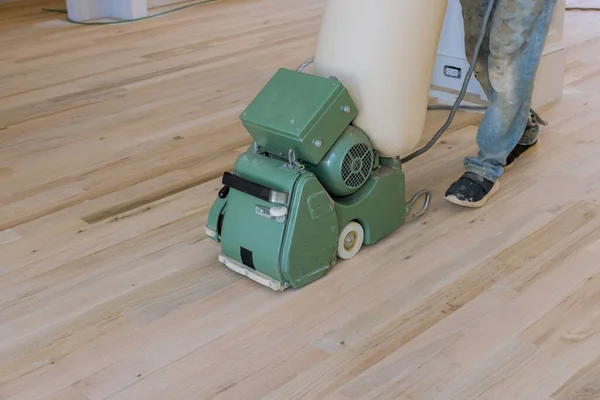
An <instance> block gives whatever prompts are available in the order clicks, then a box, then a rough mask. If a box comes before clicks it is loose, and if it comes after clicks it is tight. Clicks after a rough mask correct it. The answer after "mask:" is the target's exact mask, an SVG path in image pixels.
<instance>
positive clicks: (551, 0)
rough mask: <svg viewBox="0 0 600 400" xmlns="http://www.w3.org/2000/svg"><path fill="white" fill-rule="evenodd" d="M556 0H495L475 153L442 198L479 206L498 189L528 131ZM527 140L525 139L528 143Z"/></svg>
mask: <svg viewBox="0 0 600 400" xmlns="http://www.w3.org/2000/svg"><path fill="white" fill-rule="evenodd" d="M555 2H556V0H497V4H496V8H495V10H494V14H493V16H492V20H491V31H490V39H489V52H490V54H489V58H488V73H489V82H490V88H489V91H488V109H487V111H486V113H485V115H484V118H483V120H482V122H481V124H480V126H479V131H478V134H477V144H478V146H479V154H478V155H477V156H476V157H467V158H466V159H465V170H466V173H465V174H464V175H463V176H462V177H461V178H460V179H459V180H458V181H456V182H455V183H453V184H452V185H451V186H450V188H449V189H448V191H447V192H446V199H447V200H449V201H451V202H453V203H455V204H459V205H464V206H469V207H479V206H482V205H483V204H484V203H485V202H486V201H487V199H488V198H489V197H490V196H491V195H493V194H494V193H495V191H496V190H497V189H498V178H499V177H500V176H501V175H502V173H503V172H504V169H503V166H504V165H505V164H506V162H507V159H508V157H509V155H510V154H511V152H512V151H513V150H514V149H515V148H516V147H517V145H518V144H519V143H520V142H522V141H523V142H522V143H525V141H527V142H530V141H531V142H535V140H537V137H536V134H535V131H534V135H533V137H532V135H527V133H526V132H527V129H526V128H527V125H528V124H527V122H528V120H529V118H530V110H531V109H530V107H531V97H532V94H533V84H534V82H535V77H536V72H537V68H538V66H539V62H540V60H541V55H542V52H543V49H544V47H545V39H546V36H547V34H548V29H549V26H550V22H551V19H552V14H553V10H554V5H555ZM528 144H530V143H528Z"/></svg>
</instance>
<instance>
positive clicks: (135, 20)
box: [42, 0, 219, 25]
mask: <svg viewBox="0 0 600 400" xmlns="http://www.w3.org/2000/svg"><path fill="white" fill-rule="evenodd" d="M216 1H219V0H203V1H198V2H196V3H192V4H186V5H185V6H181V7H176V8H174V9H172V10H167V11H163V12H160V13H157V14H153V15H148V16H145V17H141V18H134V19H124V20H118V21H107V22H81V21H74V20H72V19H71V18H69V17H67V21H69V22H71V23H73V24H78V25H114V24H124V23H129V22H137V21H142V20H144V19H150V18H156V17H161V16H163V15H167V14H171V13H174V12H176V11H181V10H184V9H186V8H190V7H195V6H199V5H202V4H207V3H214V2H216ZM42 11H46V12H52V13H58V14H68V11H67V10H64V9H55V8H42Z"/></svg>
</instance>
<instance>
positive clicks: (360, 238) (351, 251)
mask: <svg viewBox="0 0 600 400" xmlns="http://www.w3.org/2000/svg"><path fill="white" fill-rule="evenodd" d="M364 240H365V231H364V229H363V227H362V226H361V225H360V224H359V223H358V222H354V221H352V222H350V223H348V225H346V226H345V227H344V229H343V230H342V232H341V233H340V238H339V240H338V250H337V254H338V257H339V258H341V259H343V260H349V259H351V258H352V257H354V256H355V255H357V254H358V252H359V251H360V249H361V247H362V245H363V242H364Z"/></svg>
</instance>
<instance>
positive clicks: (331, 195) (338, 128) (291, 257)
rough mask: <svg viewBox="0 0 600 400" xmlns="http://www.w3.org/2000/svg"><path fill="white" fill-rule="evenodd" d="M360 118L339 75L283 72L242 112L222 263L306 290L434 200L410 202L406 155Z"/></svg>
mask: <svg viewBox="0 0 600 400" xmlns="http://www.w3.org/2000/svg"><path fill="white" fill-rule="evenodd" d="M357 115H358V113H357V109H356V105H355V103H354V101H353V100H352V98H351V96H350V94H349V93H348V90H347V89H346V88H345V87H344V86H343V84H342V83H341V82H339V81H338V80H336V79H334V78H329V79H328V78H323V77H319V76H314V75H309V74H305V73H302V72H300V71H292V70H288V69H283V68H282V69H279V70H278V71H277V73H276V74H275V75H274V76H273V77H272V78H271V80H270V81H269V82H268V83H267V84H266V85H265V87H264V88H263V89H262V90H261V91H260V92H259V93H258V95H257V96H256V97H255V99H254V100H253V101H252V102H251V103H250V104H249V106H248V107H247V108H246V110H244V112H243V113H242V115H241V116H240V119H241V122H242V124H243V125H244V127H245V128H246V130H247V131H248V133H249V134H250V135H251V137H252V138H253V144H252V145H251V146H250V147H249V148H248V150H247V151H246V152H245V153H243V154H242V155H240V157H239V158H238V159H237V161H236V163H235V165H234V168H233V171H231V172H226V173H225V174H224V175H223V188H222V189H221V190H220V191H219V194H218V197H217V199H216V201H215V202H214V204H213V206H212V208H211V210H210V213H209V217H208V221H207V224H206V233H207V235H208V236H209V237H210V238H212V239H213V240H214V241H215V242H217V243H219V244H220V245H221V255H220V256H219V260H220V262H222V263H223V264H224V265H226V266H227V267H229V268H230V269H232V270H234V271H236V272H238V273H240V274H242V275H245V276H247V277H249V278H251V279H252V280H254V281H256V282H258V283H260V284H262V285H264V286H267V287H270V288H271V289H273V290H276V291H281V290H284V289H287V288H289V287H293V288H296V289H297V288H301V287H303V286H305V285H307V284H309V283H311V282H314V281H316V280H318V279H320V278H322V277H324V276H325V275H326V274H327V273H328V272H329V271H330V270H331V268H332V267H333V266H334V265H335V264H336V262H337V260H338V259H340V258H341V259H350V258H352V257H354V256H355V255H356V254H358V252H359V250H360V249H361V247H362V246H363V245H372V244H375V243H377V242H378V241H380V240H381V239H383V238H385V237H386V236H388V235H390V234H391V233H392V232H394V230H396V229H397V228H398V227H399V226H400V225H402V224H403V223H404V221H405V216H406V214H407V213H408V212H409V210H410V208H411V207H412V204H413V203H414V202H415V201H416V200H417V199H418V198H419V197H420V196H422V195H426V196H427V198H426V204H425V208H426V207H427V205H428V201H429V193H428V192H426V191H424V192H422V193H418V194H417V195H415V197H413V199H412V200H411V201H409V202H407V201H406V199H405V176H404V173H403V171H402V166H401V165H400V162H399V160H398V159H396V158H383V157H380V156H379V154H378V153H377V151H376V150H375V149H374V148H373V146H372V144H371V142H370V140H369V137H368V136H367V135H366V134H365V133H364V132H363V131H361V130H360V129H359V128H357V127H356V126H354V125H352V122H353V120H354V119H355V118H356V116H357ZM425 208H424V210H425ZM424 210H423V211H424ZM423 211H422V212H423ZM417 216H418V215H417Z"/></svg>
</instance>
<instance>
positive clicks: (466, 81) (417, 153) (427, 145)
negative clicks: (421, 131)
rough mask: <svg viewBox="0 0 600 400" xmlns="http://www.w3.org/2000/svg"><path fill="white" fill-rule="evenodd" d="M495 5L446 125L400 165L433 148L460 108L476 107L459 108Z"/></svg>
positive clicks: (491, 6) (490, 6) (486, 18)
mask: <svg viewBox="0 0 600 400" xmlns="http://www.w3.org/2000/svg"><path fill="white" fill-rule="evenodd" d="M495 3H496V1H495V0H490V2H489V3H488V7H487V9H486V12H485V16H484V18H483V24H482V26H481V33H480V34H479V38H478V39H477V44H476V45H475V52H474V53H473V59H472V60H471V64H470V66H469V70H468V72H467V74H466V76H465V79H464V81H463V85H462V88H461V90H460V93H459V95H458V98H457V99H456V102H455V103H454V105H453V106H452V107H451V111H450V115H449V116H448V119H447V120H446V123H445V124H444V125H443V126H442V127H441V128H440V130H439V131H438V132H437V133H436V134H435V136H434V137H433V138H432V139H431V140H430V141H429V143H427V144H426V145H425V146H424V147H422V148H420V149H419V150H417V151H415V152H414V153H412V154H409V155H408V156H406V157H404V158H402V159H400V162H401V163H403V164H404V163H406V162H409V161H411V160H413V159H415V158H416V157H418V156H420V155H421V154H423V153H425V152H426V151H428V150H429V149H431V147H433V145H434V144H435V143H436V142H437V141H438V140H439V139H440V137H441V136H442V135H443V134H444V133H445V132H446V130H448V128H449V127H450V125H452V121H454V116H455V115H456V113H457V112H458V110H459V108H461V107H462V108H465V107H469V108H472V107H477V106H465V105H462V106H461V103H462V101H463V99H464V97H465V95H466V94H467V87H468V86H469V83H470V81H471V77H472V76H473V73H474V71H475V66H476V65H477V56H478V55H479V52H480V51H481V46H482V45H483V41H484V39H485V35H486V32H487V27H488V23H489V21H490V16H491V15H492V10H493V9H494V5H495ZM431 107H438V108H439V109H445V107H444V106H430V107H429V109H432V108H431ZM477 109H480V108H477Z"/></svg>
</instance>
